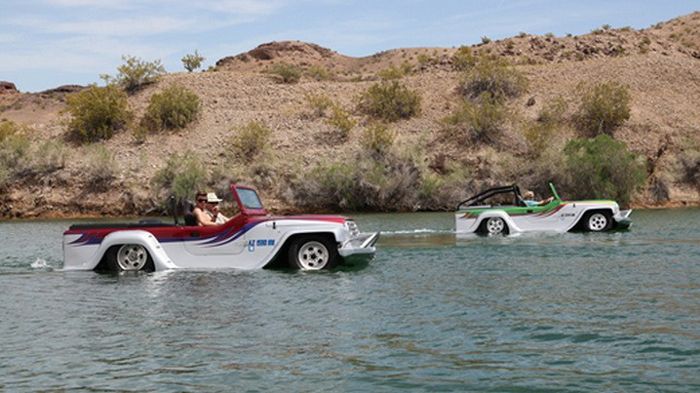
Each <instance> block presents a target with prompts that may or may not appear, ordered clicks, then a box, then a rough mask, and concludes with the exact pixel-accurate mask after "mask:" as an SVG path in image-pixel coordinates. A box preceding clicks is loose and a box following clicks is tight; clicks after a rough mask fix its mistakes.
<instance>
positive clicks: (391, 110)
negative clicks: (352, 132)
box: [358, 81, 421, 122]
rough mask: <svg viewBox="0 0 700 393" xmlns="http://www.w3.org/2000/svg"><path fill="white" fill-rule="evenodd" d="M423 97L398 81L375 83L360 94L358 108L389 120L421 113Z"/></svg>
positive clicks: (377, 117) (372, 115)
mask: <svg viewBox="0 0 700 393" xmlns="http://www.w3.org/2000/svg"><path fill="white" fill-rule="evenodd" d="M420 104H421V97H420V95H419V94H418V92H416V91H413V90H410V89H409V88H407V87H406V86H404V85H402V84H401V83H399V82H398V81H390V82H381V83H375V84H374V85H372V86H370V88H369V89H367V91H366V92H365V93H363V94H362V95H361V96H360V100H359V105H358V109H359V110H360V111H361V112H363V113H365V114H367V115H369V116H371V117H374V118H376V119H382V120H385V121H388V122H393V121H397V120H399V119H408V118H411V117H413V116H416V115H418V114H419V113H420Z"/></svg>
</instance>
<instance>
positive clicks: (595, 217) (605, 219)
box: [585, 212, 612, 232]
mask: <svg viewBox="0 0 700 393" xmlns="http://www.w3.org/2000/svg"><path fill="white" fill-rule="evenodd" d="M611 223H612V220H611V217H610V214H607V213H604V212H592V213H589V214H587V215H586V220H585V224H586V229H588V230H589V231H591V232H603V231H605V230H607V229H609V228H610V224H611Z"/></svg>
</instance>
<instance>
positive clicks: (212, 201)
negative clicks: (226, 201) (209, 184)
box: [207, 192, 229, 225]
mask: <svg viewBox="0 0 700 393" xmlns="http://www.w3.org/2000/svg"><path fill="white" fill-rule="evenodd" d="M221 201H223V199H220V198H219V197H218V196H216V193H214V192H210V193H208V194H207V214H208V215H209V218H210V220H211V221H212V222H214V223H215V224H216V225H221V224H225V223H226V221H228V220H229V219H228V217H226V216H224V215H223V214H221V212H219V202H221Z"/></svg>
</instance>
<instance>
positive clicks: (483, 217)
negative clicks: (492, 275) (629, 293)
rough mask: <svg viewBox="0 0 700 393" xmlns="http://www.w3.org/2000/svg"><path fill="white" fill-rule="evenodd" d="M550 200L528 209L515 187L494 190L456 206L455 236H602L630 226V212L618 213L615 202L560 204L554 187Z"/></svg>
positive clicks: (618, 209)
mask: <svg viewBox="0 0 700 393" xmlns="http://www.w3.org/2000/svg"><path fill="white" fill-rule="evenodd" d="M549 187H550V189H551V190H552V200H551V201H550V202H548V203H546V204H544V205H541V206H527V204H526V203H525V201H524V200H523V197H522V195H521V194H520V189H519V188H518V186H516V185H512V186H507V187H496V188H491V189H488V190H486V191H484V192H482V193H479V194H477V195H475V196H473V197H471V198H469V199H466V200H464V201H462V202H460V203H459V205H457V212H456V213H455V226H456V231H457V234H468V233H478V234H486V235H496V234H508V233H517V232H534V231H542V232H546V231H549V232H568V231H571V230H576V229H580V230H584V231H591V232H602V231H607V230H610V229H613V228H626V227H628V226H629V225H630V218H629V216H630V213H632V210H620V207H619V206H618V204H617V203H616V202H615V201H609V200H591V201H562V200H561V198H559V195H558V194H557V191H556V189H555V188H554V185H553V184H551V183H550V184H549Z"/></svg>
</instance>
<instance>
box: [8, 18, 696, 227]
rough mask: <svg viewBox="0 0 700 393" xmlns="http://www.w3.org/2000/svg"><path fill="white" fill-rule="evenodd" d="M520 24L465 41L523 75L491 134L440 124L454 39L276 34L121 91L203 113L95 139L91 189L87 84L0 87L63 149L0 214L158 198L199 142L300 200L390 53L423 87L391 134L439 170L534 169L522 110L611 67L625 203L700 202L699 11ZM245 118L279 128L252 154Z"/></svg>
mask: <svg viewBox="0 0 700 393" xmlns="http://www.w3.org/2000/svg"><path fill="white" fill-rule="evenodd" d="M514 34H515V35H514V36H513V37H511V38H508V39H503V40H498V41H490V40H487V39H485V40H483V41H484V42H482V43H481V44H478V45H474V46H472V50H473V52H474V53H477V54H478V53H488V54H492V55H498V56H501V57H503V58H507V59H508V60H510V61H511V62H512V63H513V64H515V65H516V68H517V69H518V70H519V71H521V72H522V73H523V74H524V75H525V76H526V78H527V79H528V81H529V88H528V90H527V92H526V93H525V94H523V95H521V96H520V97H517V98H515V99H513V100H512V101H510V102H509V103H508V107H509V109H510V111H511V112H512V113H513V120H512V121H510V122H509V124H508V126H507V127H506V130H505V131H504V134H503V135H502V136H500V137H499V139H498V140H497V141H495V142H494V143H492V144H490V145H480V144H465V143H464V142H462V141H455V140H451V139H449V138H446V137H445V136H444V134H443V132H442V130H443V128H444V122H443V119H444V118H445V117H446V116H449V115H450V113H452V111H453V110H455V109H456V108H457V107H458V106H459V96H458V93H457V92H456V86H457V85H458V83H459V81H460V78H461V77H462V76H461V74H460V73H459V72H457V71H455V70H454V68H453V64H452V63H453V56H454V54H455V52H456V51H457V50H458V48H403V49H393V50H388V51H385V52H380V53H377V54H374V55H372V56H367V57H361V58H353V57H349V56H345V55H342V54H339V53H337V52H335V51H332V50H330V49H327V48H323V47H321V46H318V45H316V44H311V43H304V42H298V41H283V42H273V43H267V44H262V45H260V46H258V47H257V48H254V49H252V50H250V51H248V52H245V53H241V54H238V55H235V56H231V57H226V58H223V59H221V60H219V61H218V62H216V66H215V67H214V68H213V69H211V70H209V71H207V72H196V73H184V72H180V73H170V74H167V75H164V76H163V77H161V79H160V80H159V82H158V83H156V84H153V85H150V86H147V87H146V88H144V89H142V90H140V91H138V92H137V93H135V94H133V95H131V96H130V97H129V104H130V106H131V108H132V109H133V111H134V112H135V114H136V116H139V115H141V114H143V112H144V111H145V108H146V106H147V105H148V100H149V98H150V97H151V96H152V95H153V94H154V93H156V92H158V91H160V90H162V89H163V88H164V87H166V86H169V85H172V84H178V85H182V86H184V87H186V88H188V89H191V90H192V91H194V92H195V93H196V94H197V95H199V97H200V99H201V101H202V115H201V117H200V119H199V120H198V121H197V122H196V123H194V124H192V125H190V126H188V127H187V128H186V129H185V130H182V131H178V132H164V133H159V134H154V135H149V136H148V138H147V139H146V140H145V141H144V142H142V143H141V142H140V141H136V140H135V138H134V136H133V134H132V133H131V132H129V131H128V130H127V131H123V132H121V133H118V134H116V135H115V136H114V137H112V138H111V139H109V140H106V141H103V142H99V143H97V144H98V145H103V146H105V147H106V148H107V149H108V150H109V151H110V152H112V153H113V154H114V162H115V164H114V167H115V168H114V169H115V175H114V178H113V179H111V180H110V183H109V185H108V186H107V187H104V188H103V189H98V190H95V189H94V187H93V185H92V181H91V179H90V176H87V175H86V174H88V173H90V167H91V166H92V165H93V164H94V163H93V162H92V161H91V159H90V152H91V150H92V149H93V148H94V146H92V145H90V144H87V145H82V144H77V143H75V142H73V141H71V140H70V139H69V138H67V136H66V130H65V119H66V115H65V114H64V113H62V110H63V109H64V108H65V97H66V95H68V94H71V93H74V92H76V91H79V90H80V89H81V87H79V86H65V87H61V88H57V89H53V90H50V91H46V92H41V93H20V92H17V91H15V90H12V89H9V88H8V89H3V90H2V91H0V119H7V120H11V121H14V122H16V123H19V124H23V125H26V126H28V127H30V128H31V139H32V140H33V143H35V144H38V143H40V142H42V141H46V140H57V141H64V142H63V143H65V145H66V146H67V147H68V153H67V154H68V156H67V159H66V162H65V165H63V166H62V167H61V168H58V169H56V170H54V171H52V172H51V173H47V174H43V175H41V176H37V175H34V176H25V177H22V178H19V179H17V180H16V181H13V182H12V183H10V184H9V186H7V187H6V189H5V190H3V191H2V194H1V196H0V201H1V202H2V203H1V205H2V206H3V209H1V210H0V216H4V217H36V216H62V215H69V216H77V215H100V214H102V215H135V214H143V213H148V212H155V211H158V209H159V206H160V201H159V200H158V197H157V196H156V195H155V193H154V190H153V184H152V181H151V180H152V178H153V176H154V174H155V173H156V172H157V171H158V170H159V169H160V168H162V167H163V166H164V165H165V162H166V160H167V159H168V158H169V157H172V156H173V155H176V154H181V153H183V152H185V151H193V152H196V154H197V155H198V156H199V157H200V158H201V159H202V161H203V163H204V165H205V166H206V168H207V170H209V171H210V172H217V171H219V172H225V173H227V175H231V177H232V178H235V179H237V180H241V181H245V182H249V183H253V184H255V185H257V186H258V187H259V188H260V189H261V191H262V193H263V195H264V197H265V198H266V199H267V201H268V205H271V207H272V208H273V209H274V210H294V209H296V208H297V207H298V206H297V202H298V199H297V198H295V197H294V190H293V189H292V188H293V187H292V186H291V185H292V184H299V181H300V177H301V178H302V179H303V176H304V175H307V176H308V174H302V175H301V176H300V173H302V172H303V170H304V169H305V168H311V167H314V166H319V165H320V166H323V165H325V164H327V163H329V162H336V161H338V160H340V161H343V160H345V162H347V163H348V165H353V160H354V159H355V158H354V157H355V156H354V155H353V154H354V153H353V152H354V151H356V150H357V149H358V146H359V145H360V139H361V135H362V131H363V129H365V128H366V127H368V126H369V123H370V121H369V120H368V119H367V117H366V116H364V115H363V114H361V113H359V112H358V111H357V110H356V106H357V100H358V97H359V96H360V95H361V94H362V93H363V92H364V91H366V90H367V89H368V88H369V87H370V86H372V85H373V84H374V83H376V82H377V81H378V80H380V77H379V76H378V73H380V72H381V71H382V70H386V69H388V68H390V67H395V68H401V67H404V68H405V69H406V70H408V71H409V72H407V73H406V75H405V76H403V77H402V78H401V79H400V81H401V83H403V84H405V85H406V86H407V87H408V88H410V89H413V90H415V91H417V92H418V93H419V94H420V95H421V97H422V107H421V112H420V115H418V116H416V117H413V118H410V119H406V120H400V121H398V122H395V123H392V124H391V125H390V127H391V129H392V130H394V131H395V132H396V134H397V141H396V145H397V146H399V147H400V148H402V149H404V150H411V151H412V150H416V151H420V152H421V154H422V157H423V158H422V160H423V161H424V163H425V165H426V167H427V168H431V169H430V170H433V171H434V173H435V175H436V176H441V175H442V174H443V173H444V168H445V167H446V166H448V167H459V168H460V169H461V170H464V174H465V176H469V177H470V178H471V180H472V181H471V183H470V184H471V186H472V187H478V186H479V185H488V184H495V183H509V182H522V181H528V180H534V178H528V177H527V176H526V175H524V172H522V171H521V172H518V170H516V169H514V168H517V167H522V165H523V163H525V164H524V165H526V166H527V162H528V161H527V160H528V159H527V157H526V153H527V141H526V139H525V137H524V136H523V133H522V128H523V124H524V122H526V121H528V120H530V121H531V120H533V119H535V118H536V117H537V116H538V113H539V111H540V110H541V109H542V108H543V107H544V106H545V105H546V104H547V103H549V102H552V101H553V100H555V99H561V100H564V101H565V102H567V103H568V108H567V110H566V116H567V117H571V116H573V113H574V112H575V110H576V105H577V103H578V100H579V98H580V97H579V95H580V93H579V91H578V86H580V84H581V83H594V82H598V81H616V82H619V83H622V84H625V85H627V86H629V90H630V94H631V97H632V101H631V117H630V119H629V120H628V121H626V122H625V123H624V124H623V125H622V126H621V127H620V128H619V129H617V130H616V131H615V133H614V136H615V138H616V139H618V140H621V141H624V142H625V143H626V144H627V145H628V146H629V148H630V149H631V150H632V151H634V152H635V153H637V154H640V155H642V156H643V157H644V158H645V159H646V161H647V163H648V180H647V185H646V186H645V188H644V190H643V191H642V192H640V193H638V194H637V195H636V196H635V198H634V199H633V205H634V206H680V205H697V204H700V193H699V190H698V188H697V186H696V185H695V184H693V183H692V182H689V181H688V180H687V174H682V173H681V172H682V171H684V170H685V171H687V168H686V169H683V168H681V167H682V163H681V158H682V157H686V156H688V154H689V151H691V150H692V152H695V151H696V150H693V149H700V107H698V105H697V102H700V13H698V12H696V13H693V14H690V15H686V16H682V17H679V18H676V19H673V20H671V21H667V22H663V23H659V24H657V25H655V26H652V27H650V28H647V29H642V30H635V29H631V28H611V27H608V26H603V27H601V28H600V29H596V30H594V31H593V32H591V33H589V34H585V35H581V36H564V37H555V36H552V35H545V36H536V35H530V34H526V33H520V34H517V32H514ZM274 64H294V65H297V66H299V67H302V68H304V69H309V68H317V69H323V70H327V71H328V73H329V75H330V77H327V78H322V79H321V80H317V79H318V78H313V77H309V76H304V77H302V78H301V80H300V81H299V82H298V83H295V84H284V83H279V82H278V81H277V80H275V79H274V78H272V77H271V76H270V74H269V73H268V71H269V70H270V68H271V67H272V66H273V65H274ZM19 88H20V89H21V86H19ZM318 95H324V96H326V97H328V98H330V99H331V100H332V101H334V102H335V103H336V104H337V105H339V106H340V107H342V108H344V109H345V110H346V111H347V112H348V113H349V114H350V117H351V118H352V119H353V120H354V121H355V122H356V123H357V124H356V125H355V126H354V127H353V128H352V130H351V131H350V134H349V136H348V138H347V140H343V141H338V140H337V139H334V137H333V135H334V127H333V126H332V125H330V124H329V122H328V121H327V118H324V117H323V116H316V115H313V114H312V112H313V111H312V109H310V108H309V103H308V97H309V96H318ZM250 121H258V122H262V123H264V124H265V125H266V126H267V127H269V128H270V129H271V130H272V131H273V133H272V136H271V141H270V148H269V150H268V151H267V152H266V153H265V154H266V155H265V156H264V157H262V158H261V159H260V160H256V161H254V162H252V163H246V162H242V161H240V160H239V161H236V160H233V161H231V160H228V159H227V158H226V157H227V152H228V150H229V141H230V139H231V137H232V135H233V134H235V133H236V130H237V129H239V128H240V127H242V126H244V125H245V124H247V123H248V122H250ZM575 136H576V131H575V130H573V129H572V127H570V126H566V127H562V129H561V130H560V131H559V134H558V138H559V139H557V140H558V142H556V143H559V144H560V145H561V144H563V143H564V142H565V141H566V140H567V139H571V138H573V137H575ZM553 143H554V142H553ZM693 154H695V153H693ZM222 166H226V167H225V168H222ZM219 172H217V173H219ZM684 173H685V172H684ZM660 189H661V191H659V190H660ZM468 191H469V190H466V189H465V190H464V192H468ZM455 197H456V196H455ZM415 208H418V209H428V210H430V209H434V208H443V206H440V205H439V204H435V205H434V206H427V205H421V206H415ZM307 210H308V209H307Z"/></svg>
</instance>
